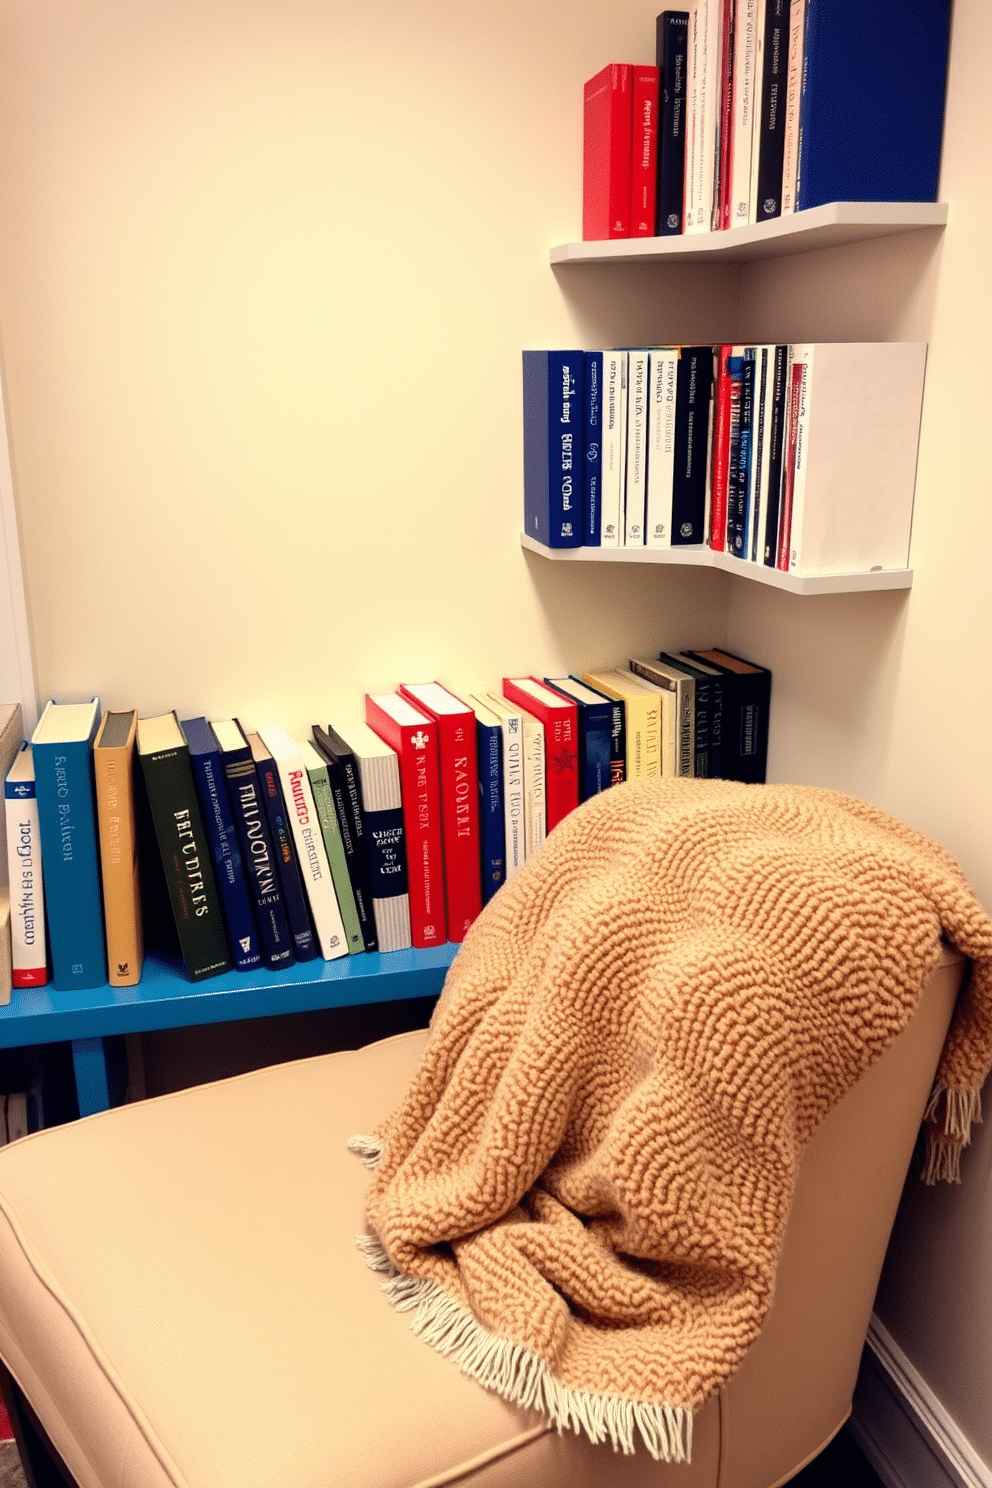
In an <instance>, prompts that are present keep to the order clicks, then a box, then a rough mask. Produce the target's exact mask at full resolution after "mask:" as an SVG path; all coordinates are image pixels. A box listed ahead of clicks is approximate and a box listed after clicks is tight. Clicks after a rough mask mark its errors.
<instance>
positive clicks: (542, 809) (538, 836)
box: [487, 692, 548, 862]
mask: <svg viewBox="0 0 992 1488" xmlns="http://www.w3.org/2000/svg"><path fill="white" fill-rule="evenodd" d="M489 699H492V705H493V708H494V710H495V711H496V712H500V711H501V710H500V703H501V702H502V705H503V707H504V708H505V707H507V706H508V707H509V708H510V709H511V710H514V711H516V713H517V716H518V717H519V718H520V729H521V734H522V741H523V748H522V751H521V758H522V764H523V786H524V861H525V862H526V860H527V859H528V858H530V857H533V855H534V853H536V852H537V850H538V848H539V847H540V846H541V845H542V843H543V842H544V840H545V838H546V837H547V835H548V808H547V773H546V768H545V758H544V724H543V723H542V722H541V720H540V719H539V718H536V717H535V716H534V714H533V713H528V712H527V709H526V708H516V707H515V705H514V704H513V703H512V702H511V701H510V700H509V699H507V698H504V697H503V695H502V693H497V692H493V693H488V694H487V701H488V700H489Z"/></svg>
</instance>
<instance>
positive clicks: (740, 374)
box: [723, 346, 744, 553]
mask: <svg viewBox="0 0 992 1488" xmlns="http://www.w3.org/2000/svg"><path fill="white" fill-rule="evenodd" d="M743 351H744V348H743V347H742V346H735V347H734V348H733V354H732V355H731V356H729V357H728V358H727V363H726V367H727V401H728V422H727V430H728V433H727V450H726V460H727V473H726V491H727V496H726V504H725V505H726V510H725V515H724V519H723V527H724V550H725V551H726V552H728V553H732V552H733V550H734V541H735V537H736V522H737V516H738V506H739V496H740V481H741V415H742V409H743V392H744V357H743Z"/></svg>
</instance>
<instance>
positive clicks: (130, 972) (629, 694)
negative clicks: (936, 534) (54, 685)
mask: <svg viewBox="0 0 992 1488" xmlns="http://www.w3.org/2000/svg"><path fill="white" fill-rule="evenodd" d="M770 696H771V674H770V672H769V671H768V669H767V668H765V667H763V666H760V665H758V664H756V663H754V662H751V661H747V660H745V659H744V658H741V657H738V656H735V655H733V654H731V653H730V652H727V651H724V650H722V649H719V648H709V649H706V650H700V651H687V652H678V653H675V652H665V653H661V654H660V655H659V656H657V657H653V658H636V657H635V658H629V659H628V661H627V662H626V663H625V664H623V665H621V666H619V667H609V668H605V669H603V670H602V671H595V672H594V671H588V672H584V673H581V674H577V675H562V676H555V677H540V676H517V677H504V678H503V679H502V680H501V682H500V683H499V684H498V685H496V686H495V687H493V688H492V689H485V688H479V689H478V690H476V691H472V690H462V691H457V692H456V691H452V690H451V689H449V688H447V687H445V686H442V685H441V684H440V683H439V682H428V683H411V684H403V685H401V686H399V687H398V688H397V689H396V690H395V691H393V692H388V693H370V694H367V695H366V698H365V718H364V719H361V720H358V721H355V722H343V723H342V722H338V723H336V724H333V725H332V724H329V723H324V724H314V725H313V726H312V728H311V730H310V738H309V739H304V738H298V737H294V736H293V735H292V734H290V732H289V731H288V730H287V729H285V728H284V727H282V726H281V725H277V724H272V725H262V726H261V727H259V728H258V729H257V730H256V729H251V728H248V727H246V726H245V725H244V724H243V723H242V722H241V721H240V720H239V719H237V718H228V719H217V720H211V721H208V720H207V719H206V718H205V717H195V718H190V719H184V720H182V721H181V720H180V719H179V718H178V717H177V715H176V714H175V713H164V714H160V715H158V716H157V717H153V718H139V717H138V715H137V712H136V710H134V709H129V710H125V711H119V712H114V711H108V712H106V713H104V712H102V710H101V707H100V702H99V700H98V699H96V698H93V699H91V700H90V701H89V702H85V703H59V702H56V701H54V700H52V701H50V702H49V703H48V704H47V705H46V707H45V709H44V712H43V713H42V716H41V718H40V720H39V722H38V726H37V728H36V729H35V731H34V733H33V734H32V736H31V739H30V740H26V739H23V740H22V739H21V737H20V714H19V710H16V712H15V710H13V709H12V710H10V716H11V718H13V721H14V728H15V735H16V737H15V741H14V746H13V748H16V753H13V754H12V758H11V760H10V763H9V765H8V768H7V770H6V773H5V777H4V796H5V823H6V834H7V853H6V861H7V864H8V867H9V874H10V882H11V887H12V894H11V916H10V929H9V932H8V933H9V937H10V940H9V948H10V958H9V959H10V962H11V966H12V970H11V974H10V984H9V985H7V986H6V987H5V988H4V987H0V1001H8V1000H9V998H10V987H11V985H12V986H13V987H14V988H26V989H27V988H32V987H38V986H43V985H44V984H45V983H46V982H47V981H48V980H49V978H50V979H51V981H52V982H53V983H54V986H55V987H56V988H58V989H63V990H70V989H76V988H90V987H96V986H101V985H103V984H104V983H105V982H108V981H109V983H110V984H111V985H112V986H119V987H126V986H133V985H134V984H136V983H137V982H139V981H140V979H141V973H142V967H143V963H144V957H145V952H146V948H148V947H152V946H154V947H155V948H156V950H157V951H158V952H159V953H160V955H162V956H163V957H164V958H165V959H166V960H167V961H169V960H171V961H174V962H176V963H177V964H179V965H181V966H182V968H183V971H184V972H185V975H186V976H187V978H188V979H189V980H190V981H191V982H198V981H200V980H203V979H204V978H208V977H212V976H216V975H218V974H220V973H222V972H226V971H229V970H231V969H235V970H238V971H243V972H248V971H253V970H256V969H267V970H271V971H279V970H280V969H282V968H284V967H288V966H291V965H292V964H293V963H294V962H296V961H309V960H313V959H315V958H323V959H324V960H325V961H333V960H337V959H339V958H343V957H347V956H352V955H359V954H362V953H364V952H367V951H376V950H378V951H396V950H403V949H406V948H407V947H410V946H413V947H417V948H427V947H430V946H435V945H441V944H444V943H445V942H447V941H454V942H460V941H461V940H463V939H464V937H465V935H466V933H467V932H468V929H469V927H470V926H471V924H472V923H473V921H474V920H475V918H476V916H477V915H478V914H479V912H480V910H481V909H482V907H483V906H484V905H485V904H486V903H488V901H489V900H490V899H491V898H492V897H493V895H494V894H495V893H496V892H497V891H498V890H499V887H500V885H501V884H502V883H504V882H505V881H506V880H507V879H509V878H511V877H512V876H513V874H514V873H516V872H517V870H518V869H519V868H520V867H521V866H522V865H523V863H525V862H526V860H527V858H528V857H530V856H531V855H532V854H533V853H535V852H537V851H538V849H539V848H540V847H541V844H542V843H543V842H544V840H545V838H546V836H547V834H548V833H549V832H551V831H553V830H554V828H555V827H556V826H557V825H558V824H559V822H561V821H562V820H563V819H564V817H566V816H567V815H568V814H569V812H571V811H573V810H574V809H575V808H576V807H577V806H578V805H579V804H580V803H581V802H583V801H585V800H588V799H589V798H590V797H592V796H595V795H597V794H599V793H600V792H601V791H604V790H607V789H609V788H610V787H611V786H613V785H617V784H620V783H622V782H623V781H625V780H632V779H638V778H642V777H648V776H659V775H671V776H686V777H691V776H723V777H724V778H727V779H731V780H741V781H753V782H760V781H763V780H764V778H765V767H766V758H767V748H768V714H769V706H770ZM8 752H12V751H8Z"/></svg>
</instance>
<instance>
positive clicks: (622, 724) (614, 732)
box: [610, 698, 627, 785]
mask: <svg viewBox="0 0 992 1488" xmlns="http://www.w3.org/2000/svg"><path fill="white" fill-rule="evenodd" d="M610 701H611V708H610V784H611V785H623V783H624V781H625V780H626V779H627V709H626V706H625V704H624V703H623V702H622V700H621V699H620V698H611V700H610Z"/></svg>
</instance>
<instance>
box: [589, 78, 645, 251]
mask: <svg viewBox="0 0 992 1488" xmlns="http://www.w3.org/2000/svg"><path fill="white" fill-rule="evenodd" d="M632 85H633V67H632V65H631V64H630V63H629V62H610V63H608V64H607V66H606V67H604V68H603V69H602V71H600V72H597V74H596V76H595V77H591V78H590V79H589V81H588V82H587V83H586V85H585V89H584V92H583V135H582V236H583V238H584V239H586V241H592V240H595V239H602V238H629V237H630V152H631V131H632V125H633V103H632Z"/></svg>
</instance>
